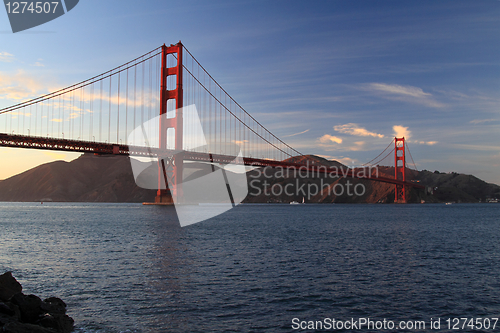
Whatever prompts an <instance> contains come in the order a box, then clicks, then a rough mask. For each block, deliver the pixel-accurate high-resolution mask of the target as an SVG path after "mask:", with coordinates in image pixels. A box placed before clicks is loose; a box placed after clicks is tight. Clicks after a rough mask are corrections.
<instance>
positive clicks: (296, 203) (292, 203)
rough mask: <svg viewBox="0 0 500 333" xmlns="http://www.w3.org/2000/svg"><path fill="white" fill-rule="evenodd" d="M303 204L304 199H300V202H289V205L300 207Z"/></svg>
mask: <svg viewBox="0 0 500 333" xmlns="http://www.w3.org/2000/svg"><path fill="white" fill-rule="evenodd" d="M305 203H306V202H305V199H304V197H302V202H297V201H295V200H294V201H291V202H290V205H301V204H305Z"/></svg>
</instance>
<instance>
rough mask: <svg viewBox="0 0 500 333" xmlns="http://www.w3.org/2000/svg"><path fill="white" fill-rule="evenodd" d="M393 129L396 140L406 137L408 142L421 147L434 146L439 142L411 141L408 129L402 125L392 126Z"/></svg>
mask: <svg viewBox="0 0 500 333" xmlns="http://www.w3.org/2000/svg"><path fill="white" fill-rule="evenodd" d="M392 129H393V131H394V134H393V135H394V136H395V137H396V138H403V137H404V138H405V139H406V141H407V142H411V143H416V144H419V145H428V146H434V145H435V144H437V143H438V142H437V141H422V140H410V138H411V131H410V130H409V129H408V127H404V126H401V125H395V126H392Z"/></svg>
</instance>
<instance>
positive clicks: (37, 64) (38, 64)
mask: <svg viewBox="0 0 500 333" xmlns="http://www.w3.org/2000/svg"><path fill="white" fill-rule="evenodd" d="M33 66H36V67H45V65H44V64H42V63H41V62H39V61H37V62H35V63H34V64H33Z"/></svg>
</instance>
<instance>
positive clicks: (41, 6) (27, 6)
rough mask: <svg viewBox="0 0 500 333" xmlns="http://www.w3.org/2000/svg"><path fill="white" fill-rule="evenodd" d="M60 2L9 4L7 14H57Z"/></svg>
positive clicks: (7, 4) (6, 5)
mask: <svg viewBox="0 0 500 333" xmlns="http://www.w3.org/2000/svg"><path fill="white" fill-rule="evenodd" d="M58 4H59V2H48V1H45V2H43V1H37V2H35V1H21V2H17V1H15V2H7V3H6V4H5V7H6V8H7V13H9V14H23V13H24V12H25V11H27V12H30V13H32V14H34V13H37V14H41V13H42V12H43V13H45V14H48V13H50V12H52V13H55V12H56V8H57V5H58Z"/></svg>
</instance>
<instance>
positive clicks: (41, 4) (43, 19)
mask: <svg viewBox="0 0 500 333" xmlns="http://www.w3.org/2000/svg"><path fill="white" fill-rule="evenodd" d="M78 1H79V0H58V1H11V0H4V1H3V2H4V4H5V9H6V10H7V15H8V17H9V21H10V26H11V28H12V32H14V33H16V32H19V31H23V30H26V29H30V28H33V27H36V26H39V25H41V24H44V23H47V22H49V21H52V20H53V19H56V18H58V17H59V16H62V15H64V14H65V13H67V12H69V11H70V10H72V9H73V8H74V7H75V6H76V5H77V4H78Z"/></svg>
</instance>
